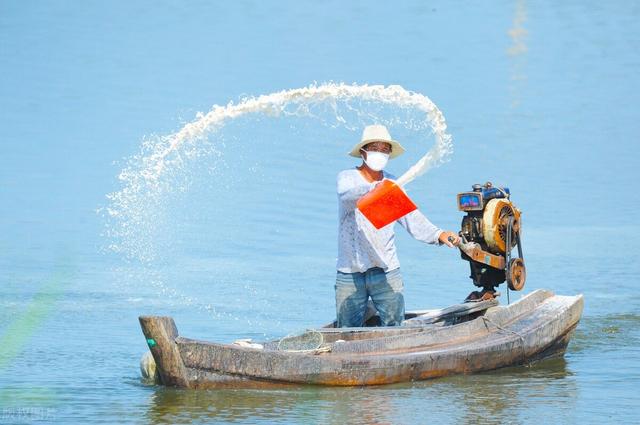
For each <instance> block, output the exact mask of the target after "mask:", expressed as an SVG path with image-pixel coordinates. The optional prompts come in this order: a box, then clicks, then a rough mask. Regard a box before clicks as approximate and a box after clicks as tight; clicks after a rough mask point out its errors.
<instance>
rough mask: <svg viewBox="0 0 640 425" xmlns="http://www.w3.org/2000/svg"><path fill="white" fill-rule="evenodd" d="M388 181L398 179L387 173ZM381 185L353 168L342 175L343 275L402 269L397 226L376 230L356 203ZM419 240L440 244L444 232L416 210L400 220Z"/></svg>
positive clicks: (340, 258) (340, 268) (340, 247)
mask: <svg viewBox="0 0 640 425" xmlns="http://www.w3.org/2000/svg"><path fill="white" fill-rule="evenodd" d="M383 176H384V178H387V179H391V180H395V176H393V175H391V174H389V173H387V172H386V171H383ZM376 183H378V182H373V183H369V182H368V181H367V180H366V179H365V178H364V176H363V175H362V174H361V173H360V171H358V169H356V168H353V169H349V170H344V171H341V172H340V173H338V203H339V212H338V217H339V227H338V263H337V269H338V271H340V272H343V273H355V272H364V271H366V270H368V269H370V268H372V267H381V268H382V269H384V270H385V272H388V271H391V270H394V269H397V268H398V267H400V263H399V262H398V256H397V254H396V245H395V232H394V230H393V226H394V224H395V223H391V224H388V225H387V226H385V227H383V228H381V229H376V228H375V227H374V226H373V224H371V223H370V222H369V220H367V218H366V217H365V216H364V215H363V214H362V213H361V212H360V210H358V209H357V208H356V202H357V201H358V199H360V198H361V197H362V196H363V195H364V194H366V193H367V192H369V191H370V190H371V189H373V188H374V187H375V185H376ZM397 222H398V223H400V224H401V225H402V227H404V228H405V229H406V230H407V232H409V234H410V235H411V236H413V237H414V238H415V239H417V240H419V241H422V242H425V243H429V244H438V243H439V241H438V238H439V237H440V234H441V233H442V230H441V229H439V228H438V227H436V226H434V225H433V224H432V223H431V222H430V221H429V220H428V219H427V218H426V217H425V216H424V214H422V213H421V212H420V211H419V210H414V211H412V212H410V213H409V214H407V215H405V216H404V217H402V218H400V219H399V220H397Z"/></svg>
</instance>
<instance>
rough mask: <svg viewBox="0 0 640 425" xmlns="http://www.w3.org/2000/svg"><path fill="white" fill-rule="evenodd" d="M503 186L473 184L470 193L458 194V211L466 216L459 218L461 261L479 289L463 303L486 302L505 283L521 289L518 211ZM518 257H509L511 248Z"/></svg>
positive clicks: (522, 284)
mask: <svg viewBox="0 0 640 425" xmlns="http://www.w3.org/2000/svg"><path fill="white" fill-rule="evenodd" d="M510 197H511V194H510V192H509V189H508V188H506V187H495V186H493V184H491V182H487V183H485V184H484V185H480V184H474V185H473V191H472V192H464V193H459V194H458V209H459V210H460V211H464V212H466V213H467V214H466V215H465V216H464V217H463V218H462V230H461V231H460V237H461V239H462V242H461V243H460V245H459V248H460V251H461V256H462V259H464V260H466V261H468V262H469V265H470V267H471V275H470V276H469V277H470V278H471V279H472V280H473V284H474V285H476V286H478V287H479V288H482V289H481V290H480V291H474V292H472V293H471V294H469V296H468V297H467V299H466V301H474V300H487V299H492V298H495V297H496V296H498V295H499V294H498V293H497V292H496V288H497V287H498V285H500V284H501V283H503V282H504V281H505V280H506V281H507V285H508V287H509V289H512V290H514V291H520V290H521V289H522V288H524V282H525V280H526V275H527V273H526V268H525V266H524V258H523V257H522V244H521V242H520V215H521V212H520V210H519V209H518V208H516V206H515V205H514V204H513V203H512V202H511V199H510ZM516 246H517V248H518V256H517V257H512V255H511V250H512V248H514V247H516Z"/></svg>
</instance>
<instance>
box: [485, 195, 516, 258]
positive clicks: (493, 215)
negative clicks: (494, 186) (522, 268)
mask: <svg viewBox="0 0 640 425" xmlns="http://www.w3.org/2000/svg"><path fill="white" fill-rule="evenodd" d="M510 217H513V227H512V230H511V247H510V248H513V247H514V246H515V245H516V233H517V232H519V231H520V210H519V209H517V208H516V207H514V205H513V204H512V203H511V201H509V200H508V199H504V198H500V199H492V200H490V201H489V202H488V203H487V206H486V208H485V210H484V214H483V215H482V233H483V234H484V239H485V241H486V242H487V246H488V247H489V250H491V251H493V252H496V253H500V254H504V253H505V252H506V245H507V224H508V220H509V218H510Z"/></svg>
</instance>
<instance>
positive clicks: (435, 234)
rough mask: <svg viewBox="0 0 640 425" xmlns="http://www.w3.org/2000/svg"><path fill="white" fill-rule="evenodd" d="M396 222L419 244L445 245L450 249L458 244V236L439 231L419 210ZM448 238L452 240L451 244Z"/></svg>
mask: <svg viewBox="0 0 640 425" xmlns="http://www.w3.org/2000/svg"><path fill="white" fill-rule="evenodd" d="M397 221H398V223H400V224H401V225H402V227H404V228H405V229H406V230H407V232H409V234H410V235H411V236H412V237H413V238H414V239H417V240H419V241H421V242H425V243H429V244H438V245H441V244H445V245H447V246H450V247H453V246H455V245H457V244H458V235H456V234H455V233H453V232H448V231H445V230H442V229H440V228H439V227H437V226H436V225H434V224H433V223H431V222H430V221H429V219H428V218H427V217H425V216H424V214H422V213H421V212H420V210H414V211H412V212H410V213H409V214H407V215H405V216H404V217H402V218H400V219H398V220H397ZM449 238H452V239H453V242H452V241H450V240H449Z"/></svg>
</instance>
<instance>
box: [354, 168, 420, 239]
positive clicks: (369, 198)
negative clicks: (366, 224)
mask: <svg viewBox="0 0 640 425" xmlns="http://www.w3.org/2000/svg"><path fill="white" fill-rule="evenodd" d="M357 207H358V209H359V210H360V212H362V214H364V216H365V217H367V219H368V220H369V221H370V222H371V224H373V225H374V226H375V228H376V229H380V228H382V227H384V226H386V225H387V224H390V223H393V222H394V221H396V220H398V219H399V218H402V217H404V216H405V215H407V214H409V213H410V212H411V211H413V210H416V209H418V207H417V206H416V204H414V203H413V202H412V201H411V199H409V197H408V196H407V194H406V193H404V190H402V188H401V187H400V186H398V185H397V184H395V183H394V182H392V181H391V180H383V181H382V183H380V184H378V185H377V186H376V187H375V188H374V189H373V190H372V191H370V192H369V193H367V194H366V195H364V196H363V197H362V198H360V199H359V200H358V203H357Z"/></svg>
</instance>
